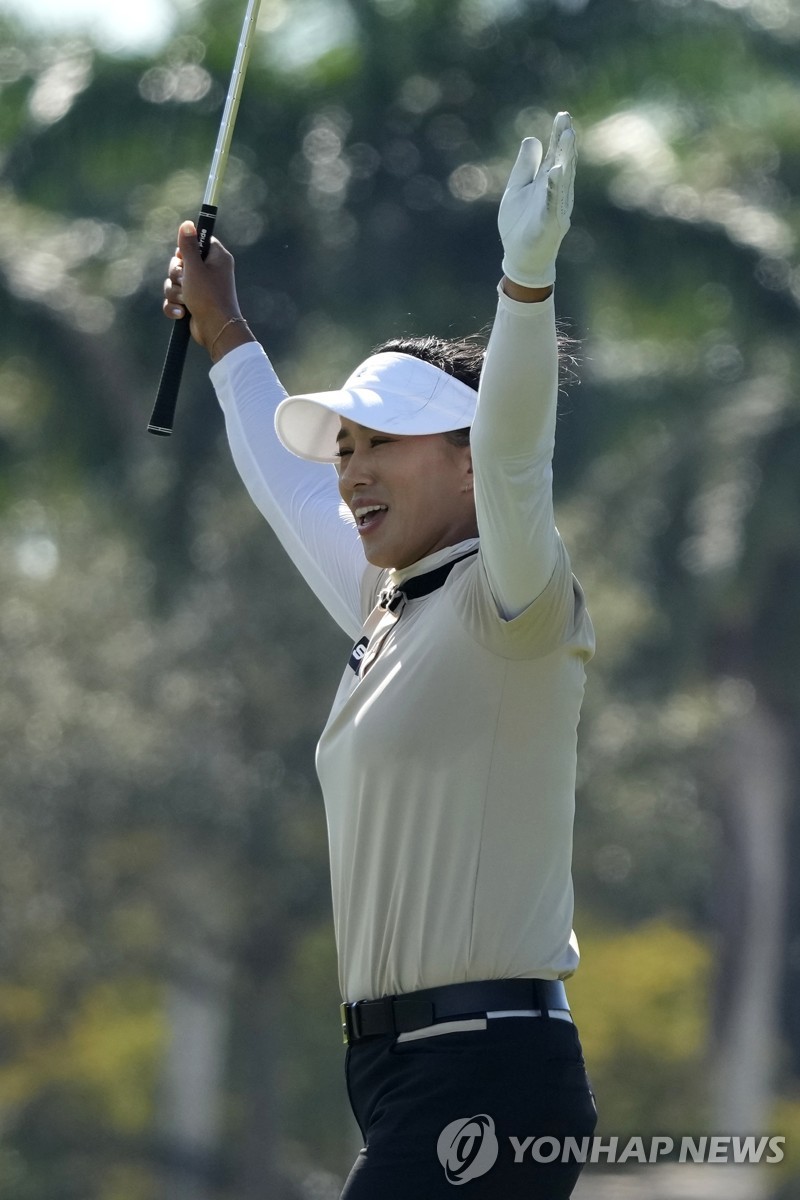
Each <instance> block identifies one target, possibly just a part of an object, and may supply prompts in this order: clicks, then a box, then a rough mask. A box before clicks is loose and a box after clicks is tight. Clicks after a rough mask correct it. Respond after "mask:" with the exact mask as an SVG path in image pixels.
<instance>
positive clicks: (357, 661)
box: [339, 637, 369, 675]
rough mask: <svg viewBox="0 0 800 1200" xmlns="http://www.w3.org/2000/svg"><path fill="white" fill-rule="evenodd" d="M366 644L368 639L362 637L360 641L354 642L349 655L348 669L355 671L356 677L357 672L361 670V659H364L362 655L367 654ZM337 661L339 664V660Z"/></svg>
mask: <svg viewBox="0 0 800 1200" xmlns="http://www.w3.org/2000/svg"><path fill="white" fill-rule="evenodd" d="M368 642H369V638H368V637H362V638H361V640H360V641H358V642H356V644H355V646H353V652H352V654H351V655H350V662H349V663H348V664H347V665H348V666H349V667H352V669H353V670H354V671H355V673H356V675H357V674H358V672H359V670H360V668H361V662H362V659H363V658H364V655H365V654H366V653H367V643H368ZM339 661H340V662H341V659H340V660H339Z"/></svg>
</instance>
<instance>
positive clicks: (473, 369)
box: [372, 330, 578, 446]
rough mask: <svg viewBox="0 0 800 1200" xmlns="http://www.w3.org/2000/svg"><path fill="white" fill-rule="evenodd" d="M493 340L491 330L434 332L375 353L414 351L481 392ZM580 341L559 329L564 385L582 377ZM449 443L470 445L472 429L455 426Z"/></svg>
mask: <svg viewBox="0 0 800 1200" xmlns="http://www.w3.org/2000/svg"><path fill="white" fill-rule="evenodd" d="M488 340H489V335H488V330H481V332H480V333H473V334H470V335H469V336H468V337H464V338H453V339H449V338H440V337H436V336H435V335H433V334H429V335H428V336H427V337H398V338H390V339H389V341H388V342H381V344H380V346H376V347H375V348H374V349H373V350H372V353H373V354H382V353H383V352H384V351H390V350H391V351H393V352H394V353H395V354H411V355H413V357H414V358H421V359H422V361H423V362H427V363H430V364H431V365H432V366H434V367H438V368H439V370H440V371H446V372H447V374H448V375H453V376H455V378H456V379H460V380H461V382H462V383H465V384H466V385H467V387H471V388H474V389H475V391H476V392H477V390H478V383H479V382H480V377H481V371H482V370H483V362H484V359H485V357H486V345H487V342H488ZM577 345H578V343H577V342H576V341H575V340H574V339H573V338H571V337H569V336H568V335H567V334H565V333H562V332H561V331H560V330H559V332H558V366H559V375H560V377H561V383H562V386H563V385H564V384H565V383H576V382H577V381H578V376H577V374H576V372H575V370H574V368H575V366H576V365H577V359H576V358H575V353H574V352H575V350H576V349H577ZM442 437H444V438H445V439H446V440H447V441H448V442H450V443H451V444H452V445H454V446H468V445H469V428H467V429H453V430H452V431H451V432H449V433H443V434H442Z"/></svg>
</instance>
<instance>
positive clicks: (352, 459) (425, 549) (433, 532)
mask: <svg viewBox="0 0 800 1200" xmlns="http://www.w3.org/2000/svg"><path fill="white" fill-rule="evenodd" d="M337 445H338V448H339V457H338V460H337V461H338V467H337V469H338V472H339V492H340V494H341V497H342V499H343V500H344V502H345V504H347V506H348V508H349V509H350V511H351V512H352V513H353V515H354V517H355V518H356V525H357V526H358V532H359V535H360V537H361V541H362V544H363V546H364V553H365V554H366V556H367V560H368V561H369V562H371V563H372V564H373V565H374V566H377V567H395V568H397V569H400V568H402V567H408V566H410V565H411V564H412V563H415V562H418V560H419V559H421V558H425V557H426V556H427V555H428V554H433V553H434V552H435V551H436V550H442V549H444V547H445V546H452V545H454V544H455V543H456V542H462V541H464V539H465V538H469V537H476V536H477V533H478V526H477V521H476V517H475V500H474V495H473V489H472V458H471V455H470V450H469V446H453V445H451V444H450V442H448V441H447V440H446V439H445V437H444V436H443V435H442V434H440V433H434V434H425V435H422V436H419V437H415V436H400V435H397V434H391V433H380V432H378V431H377V430H375V429H368V428H367V427H366V426H364V425H357V424H356V423H355V422H354V421H347V420H345V419H342V424H341V429H340V431H339V435H338V437H337Z"/></svg>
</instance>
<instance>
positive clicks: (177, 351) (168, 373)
mask: <svg viewBox="0 0 800 1200" xmlns="http://www.w3.org/2000/svg"><path fill="white" fill-rule="evenodd" d="M216 220H217V208H216V206H215V205H212V204H204V205H203V207H202V208H201V210H200V217H199V219H198V222H197V240H198V242H199V243H200V254H201V256H202V257H203V258H205V257H206V255H207V254H208V251H209V248H210V246H211V235H212V234H213V232H214V225H215V223H216ZM190 322H191V314H190V312H189V310H188V309H187V310H186V315H185V316H184V318H183V320H181V321H176V322H175V326H174V328H173V330H172V336H171V337H170V339H169V348H168V349H167V357H166V358H165V360H164V368H163V370H162V372H161V382H160V383H159V385H158V394H157V396H156V402H155V404H154V405H153V412H152V414H151V416H150V423H149V425H148V426H147V430H148V432H149V433H156V434H159V435H160V436H161V437H169V435H170V434H171V433H172V426H173V424H174V422H175V406H176V405H177V403H178V392H179V390H180V386H181V377H182V375H183V365H184V363H185V361H186V351H187V349H188V346H189V339H190V337H191V330H190Z"/></svg>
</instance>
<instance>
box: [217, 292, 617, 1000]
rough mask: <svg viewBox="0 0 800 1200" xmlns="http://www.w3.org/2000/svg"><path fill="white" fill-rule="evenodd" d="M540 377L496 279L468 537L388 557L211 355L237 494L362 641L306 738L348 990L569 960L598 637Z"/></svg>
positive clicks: (545, 338) (519, 309)
mask: <svg viewBox="0 0 800 1200" xmlns="http://www.w3.org/2000/svg"><path fill="white" fill-rule="evenodd" d="M557 377H558V362H557V347H556V337H555V317H554V307H553V301H552V299H550V300H547V301H545V302H543V303H540V304H522V303H518V302H516V301H514V300H511V299H510V298H509V297H507V296H505V295H504V294H503V293H502V292H501V293H500V298H499V303H498V311H497V317H496V320H495V325H494V328H493V331H492V336H491V339H490V342H489V347H488V349H487V355H486V363H485V366H484V370H483V374H482V378H481V387H480V392H479V401H478V410H477V414H476V418H475V422H474V425H473V429H472V438H471V441H472V454H473V469H474V476H475V504H476V511H477V518H478V531H479V535H480V536H479V539H478V541H475V540H470V541H467V542H461V543H459V544H458V545H455V546H450V547H447V548H446V549H444V550H441V551H439V552H438V553H436V554H433V555H430V556H429V557H427V558H425V559H423V560H421V561H420V562H418V563H415V564H413V565H412V566H410V567H405V568H404V569H403V570H401V571H387V570H382V569H381V568H377V567H373V566H370V565H369V564H368V563H367V562H366V559H365V557H364V554H363V550H362V548H361V543H360V540H359V537H358V532H357V530H356V528H355V524H354V522H353V519H352V517H351V516H350V514H349V512H347V510H346V509H343V506H341V504H340V501H339V494H338V488H337V481H336V473H335V470H334V469H332V468H330V467H326V466H320V465H318V464H314V463H307V462H304V461H303V460H301V459H298V458H295V457H294V456H293V455H291V454H289V453H288V452H287V451H286V450H284V448H283V447H282V446H281V444H280V443H279V441H278V439H277V437H276V435H275V431H274V424H273V416H274V411H275V408H276V407H277V404H278V403H279V402H280V400H281V399H283V396H284V395H285V392H284V389H283V388H282V386H281V385H280V383H279V381H278V380H277V377H276V376H275V374H274V372H273V371H272V368H271V366H270V364H269V362H268V360H267V358H266V356H265V355H264V352H263V350H262V349H261V347H260V346H258V345H257V344H252V343H251V344H248V345H246V346H243V347H240V348H239V349H237V350H235V351H232V352H231V353H230V354H228V355H226V356H225V357H224V358H223V359H222V360H221V361H220V362H219V363H217V364H216V366H214V367H213V368H212V371H211V378H212V381H213V383H214V386H215V388H216V390H217V394H218V397H219V400H220V403H221V405H222V408H223V411H224V413H225V419H226V425H227V430H228V437H229V441H230V445H231V450H232V453H233V458H234V461H235V463H236V466H237V468H238V470H239V472H240V474H241V476H242V478H243V480H244V482H245V484H246V486H247V488H248V490H249V492H250V495H251V496H252V498H253V500H254V501H255V503H256V504H257V505H258V507H259V509H260V510H261V512H262V513H263V514H264V516H265V517H266V518H267V520H268V521H269V522H270V524H271V525H272V527H273V529H274V530H275V532H276V534H277V535H278V537H279V539H280V540H281V542H282V544H283V546H284V547H285V549H286V551H287V552H288V554H289V555H290V557H291V558H292V560H293V561H294V562H295V564H296V565H297V567H298V568H299V569H300V571H301V572H302V574H303V576H304V577H305V579H306V580H307V582H308V583H309V585H310V586H311V587H312V589H313V590H314V592H315V593H316V594H317V596H318V597H319V598H320V600H321V601H322V603H323V604H324V605H325V606H326V608H327V609H328V611H329V612H330V614H331V616H333V618H334V619H335V620H336V621H337V622H338V624H339V625H340V626H341V627H342V628H343V629H344V630H346V631H347V632H348V633H349V634H350V635H351V636H352V637H353V639H354V640H356V639H360V638H362V637H365V636H368V637H369V638H370V643H369V646H368V655H369V661H368V663H367V669H366V670H365V669H364V664H362V669H361V670H360V671H359V672H358V673H356V671H355V670H353V669H352V668H351V667H350V666H345V670H344V674H343V677H342V681H341V683H340V686H339V689H338V692H337V694H336V697H335V699H334V702H333V707H332V710H331V713H330V716H329V719H328V722H327V724H326V726H325V729H324V731H323V733H322V736H321V738H320V742H319V745H318V748H317V771H318V774H319V778H320V782H321V785H322V792H323V797H324V801H325V809H326V818H327V825H328V839H329V847H330V858H331V884H332V895H333V913H334V925H335V933H336V942H337V949H338V957H339V975H340V986H341V992H342V997H343V999H345V1000H348V1001H353V1000H361V999H371V998H374V997H377V996H381V995H385V994H396V993H401V992H409V991H414V990H415V989H418V988H424V987H433V986H436V985H438V984H445V983H456V982H461V981H465V980H477V979H495V978H497V979H502V978H516V977H527V976H533V977H539V978H548V979H553V978H565V977H566V976H568V975H570V974H571V973H572V972H573V971H574V969H575V967H576V966H577V962H578V952H577V942H576V940H575V937H574V935H573V933H572V909H573V894H572V878H571V859H572V825H573V818H574V793H575V773H576V751H577V728H578V721H579V714H580V707H581V702H582V699H583V692H584V685H585V669H584V668H585V663H586V662H587V661H588V660H589V659H590V658H591V656H592V654H593V652H594V632H593V629H592V625H591V621H590V619H589V615H588V612H587V610H586V606H585V602H584V597H583V592H582V589H581V587H580V585H579V583H578V581H577V580H576V579H575V577H574V576H573V575H572V572H571V568H570V562H569V558H568V556H567V553H566V550H565V548H564V546H563V543H562V541H561V538H560V536H559V534H558V531H557V529H556V526H555V523H554V516H553V500H552V455H553V447H554V440H555V418H556V397H557ZM478 545H479V552H478V554H477V555H474V556H472V557H470V558H466V559H464V560H463V561H462V562H459V563H458V564H457V565H456V566H455V567H454V568H453V570H452V571H451V573H450V575H449V576H448V578H447V580H446V582H445V584H444V586H443V587H442V588H441V589H439V590H437V591H434V592H433V593H431V594H429V595H427V596H423V597H420V598H418V599H415V600H411V601H409V602H408V603H407V605H406V606H405V609H404V611H403V612H402V615H401V616H400V617H399V618H398V617H397V616H396V615H395V614H392V613H386V612H384V610H381V609H379V608H378V609H376V608H375V605H376V601H377V597H378V593H379V592H380V590H381V588H382V587H383V586H385V585H386V584H402V583H403V581H405V580H407V579H409V578H411V577H413V576H416V575H420V574H423V573H425V572H427V571H430V570H432V569H433V568H435V567H437V566H439V565H441V564H443V563H445V562H449V561H451V560H453V559H455V558H459V557H460V556H461V555H463V554H464V553H465V552H466V551H467V550H468V549H471V548H473V547H474V546H478ZM376 647H377V652H376V649H375V648H376ZM370 650H371V653H370Z"/></svg>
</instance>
